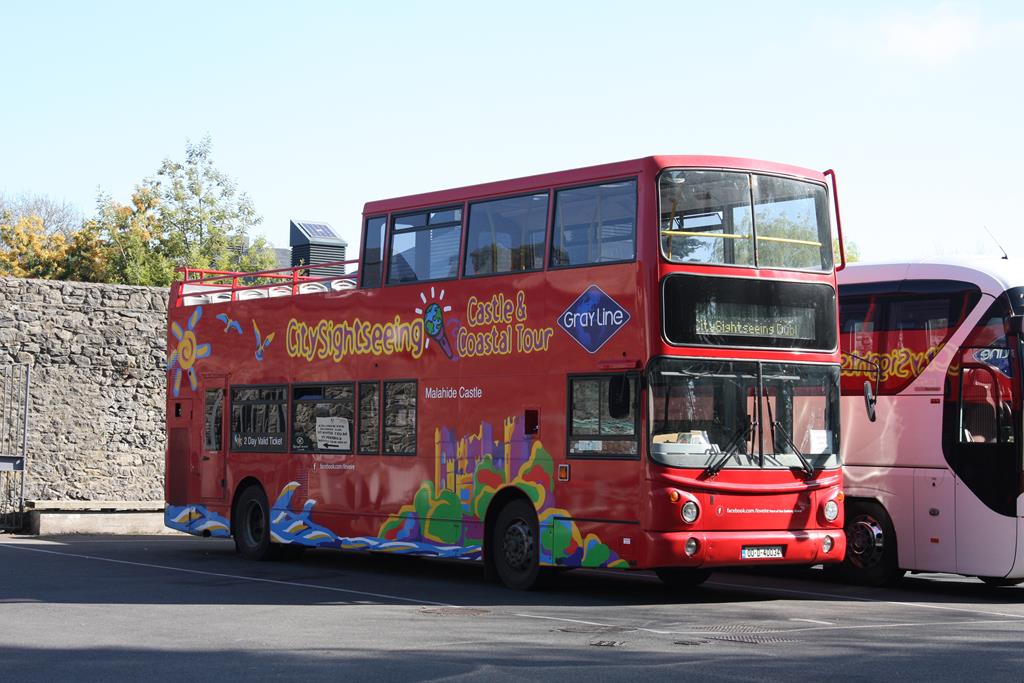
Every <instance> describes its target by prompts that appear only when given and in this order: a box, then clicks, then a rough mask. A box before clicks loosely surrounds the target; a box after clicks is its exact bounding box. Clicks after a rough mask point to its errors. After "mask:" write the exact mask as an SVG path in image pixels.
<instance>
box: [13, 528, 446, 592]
mask: <svg viewBox="0 0 1024 683" xmlns="http://www.w3.org/2000/svg"><path fill="white" fill-rule="evenodd" d="M0 548H11V549H14V550H24V551H26V552H30V553H46V554H47V555H59V556H61V557H75V558H79V559H82V560H95V561H97V562H110V563H112V564H124V565H129V566H132V567H146V568H147V569H162V570H164V571H170V572H181V573H184V574H200V575H203V576H216V577H218V578H222V579H238V580H241V581H252V582H254V583H270V584H274V585H277V586H293V587H296V588H312V589H314V590H323V591H330V592H332V593H348V594H349V595H363V596H367V597H371V598H382V599H385V600H394V601H396V602H408V603H411V604H414V605H436V606H438V607H458V606H459V605H452V604H450V603H447V602H435V601H434V600H419V599H417V598H407V597H403V596H401V595H387V594H386V593H372V592H370V591H360V590H354V589H350V588H336V587H334V586H323V585H320V584H316V583H302V582H299V581H282V580H280V579H264V578H260V577H257V576H243V575H240V574H223V573H220V572H207V571H202V570H200V569H185V568H184V567H171V566H168V565H163V564H151V563H149V562H129V561H128V560H115V559H113V558H109V557H95V556H93V555H81V554H79V553H62V552H58V551H56V550H43V549H42V548H29V547H27V546H25V545H21V544H18V543H8V542H4V541H0Z"/></svg>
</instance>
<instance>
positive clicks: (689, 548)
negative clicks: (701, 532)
mask: <svg viewBox="0 0 1024 683" xmlns="http://www.w3.org/2000/svg"><path fill="white" fill-rule="evenodd" d="M699 548H700V543H698V542H697V539H696V538H693V537H692V536H691V537H690V538H688V539H686V545H685V546H683V550H684V551H685V552H686V556H687V557H693V556H694V555H696V554H697V550H698V549H699Z"/></svg>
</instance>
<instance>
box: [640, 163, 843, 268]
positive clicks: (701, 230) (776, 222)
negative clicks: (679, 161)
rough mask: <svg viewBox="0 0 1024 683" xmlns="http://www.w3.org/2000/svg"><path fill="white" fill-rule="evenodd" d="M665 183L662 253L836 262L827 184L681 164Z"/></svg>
mask: <svg viewBox="0 0 1024 683" xmlns="http://www.w3.org/2000/svg"><path fill="white" fill-rule="evenodd" d="M658 183H659V195H660V207H661V208H660V212H661V221H660V226H659V230H660V234H661V253H662V255H663V256H664V257H665V258H666V259H667V260H669V261H671V262H673V263H709V264H710V263H714V264H725V265H735V266H756V267H760V268H793V269H799V270H817V271H828V270H831V269H832V239H831V228H830V224H829V212H828V193H827V192H826V191H825V186H824V185H818V184H815V183H809V182H802V181H798V180H792V179H789V178H780V177H776V176H768V175H759V174H756V173H739V172H735V171H698V170H679V169H675V170H667V171H664V172H663V173H662V174H661V176H660V177H659V181H658Z"/></svg>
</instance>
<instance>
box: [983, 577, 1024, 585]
mask: <svg viewBox="0 0 1024 683" xmlns="http://www.w3.org/2000/svg"><path fill="white" fill-rule="evenodd" d="M978 578H979V579H981V580H982V581H984V582H985V583H986V584H988V585H989V586H992V587H994V588H1008V587H1010V586H1017V585H1020V584H1022V583H1024V579H1008V578H1006V577H1005V576H979V577H978Z"/></svg>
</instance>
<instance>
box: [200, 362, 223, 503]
mask: <svg viewBox="0 0 1024 683" xmlns="http://www.w3.org/2000/svg"><path fill="white" fill-rule="evenodd" d="M226 384H227V378H226V377H225V376H224V375H206V376H204V377H203V414H202V424H203V449H202V452H201V454H200V456H199V481H200V485H199V488H200V495H201V497H202V499H203V501H204V502H206V503H219V502H222V501H223V500H224V491H225V488H224V484H225V481H224V475H225V473H224V466H225V461H224V442H225V439H224V427H225V424H224V423H225V420H224V407H225V400H224V397H225V393H226Z"/></svg>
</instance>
